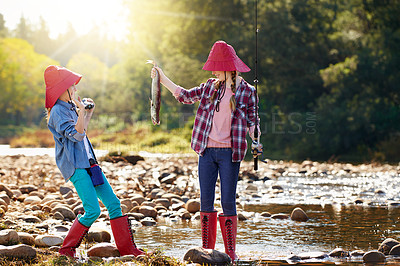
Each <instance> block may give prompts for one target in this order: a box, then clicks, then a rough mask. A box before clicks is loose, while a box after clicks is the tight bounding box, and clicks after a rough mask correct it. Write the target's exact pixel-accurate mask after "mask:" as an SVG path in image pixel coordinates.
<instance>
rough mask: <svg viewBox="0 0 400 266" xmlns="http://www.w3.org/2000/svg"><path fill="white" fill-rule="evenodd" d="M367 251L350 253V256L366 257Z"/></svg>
mask: <svg viewBox="0 0 400 266" xmlns="http://www.w3.org/2000/svg"><path fill="white" fill-rule="evenodd" d="M364 254H365V251H364V250H354V251H352V252H351V253H350V256H352V257H361V256H364Z"/></svg>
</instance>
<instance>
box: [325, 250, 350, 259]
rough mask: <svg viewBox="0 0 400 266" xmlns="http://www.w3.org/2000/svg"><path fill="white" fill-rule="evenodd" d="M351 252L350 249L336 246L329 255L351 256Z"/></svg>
mask: <svg viewBox="0 0 400 266" xmlns="http://www.w3.org/2000/svg"><path fill="white" fill-rule="evenodd" d="M349 256H350V253H349V252H348V251H345V250H344V249H343V248H335V249H334V250H332V251H331V252H330V253H329V257H340V258H343V257H349Z"/></svg>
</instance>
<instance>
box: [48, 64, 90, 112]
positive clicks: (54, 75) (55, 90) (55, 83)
mask: <svg viewBox="0 0 400 266" xmlns="http://www.w3.org/2000/svg"><path fill="white" fill-rule="evenodd" d="M81 78H82V75H80V74H77V73H75V72H72V71H71V70H69V69H67V68H65V67H60V66H52V65H51V66H48V67H47V68H46V70H45V71H44V82H45V83H46V103H45V107H46V108H52V107H53V106H54V104H55V103H56V101H57V99H58V97H60V96H61V94H63V93H64V92H65V91H66V90H68V88H69V87H71V86H72V85H76V84H78V83H79V81H80V80H81Z"/></svg>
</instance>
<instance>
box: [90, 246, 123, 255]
mask: <svg viewBox="0 0 400 266" xmlns="http://www.w3.org/2000/svg"><path fill="white" fill-rule="evenodd" d="M87 254H88V256H89V257H100V258H108V257H119V256H120V254H119V251H118V249H117V247H116V246H114V245H113V244H110V243H98V244H96V245H94V246H93V247H91V248H90V249H89V250H88V251H87Z"/></svg>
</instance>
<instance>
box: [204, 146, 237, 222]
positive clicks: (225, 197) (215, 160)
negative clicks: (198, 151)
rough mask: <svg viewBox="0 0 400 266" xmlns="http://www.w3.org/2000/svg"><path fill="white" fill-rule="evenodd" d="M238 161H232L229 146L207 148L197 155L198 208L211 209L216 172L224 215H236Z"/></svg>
mask: <svg viewBox="0 0 400 266" xmlns="http://www.w3.org/2000/svg"><path fill="white" fill-rule="evenodd" d="M239 168H240V162H232V149H231V148H207V149H206V150H205V151H204V154H203V156H200V157H199V182H200V209H201V211H207V212H209V211H213V210H214V200H215V185H216V183H217V178H218V173H219V178H220V184H221V185H220V187H221V205H222V210H223V212H224V215H229V216H231V215H236V187H237V181H238V176H239Z"/></svg>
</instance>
